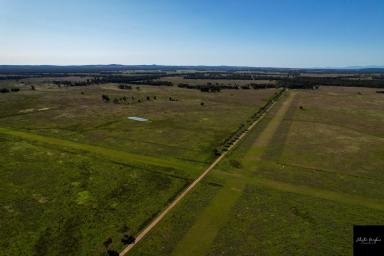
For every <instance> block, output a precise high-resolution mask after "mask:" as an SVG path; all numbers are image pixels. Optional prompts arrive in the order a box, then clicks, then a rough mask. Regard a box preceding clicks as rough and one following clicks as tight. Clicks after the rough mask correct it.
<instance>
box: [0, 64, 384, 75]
mask: <svg viewBox="0 0 384 256" xmlns="http://www.w3.org/2000/svg"><path fill="white" fill-rule="evenodd" d="M124 70H127V71H129V70H144V71H176V70H197V71H222V72H225V71H264V72H265V71H283V72H289V71H300V72H340V71H343V72H384V66H351V67H342V68H274V67H246V66H244V67H242V66H165V65H120V64H110V65H69V66H56V65H0V73H1V74H16V73H20V74H33V73H98V72H116V71H124Z"/></svg>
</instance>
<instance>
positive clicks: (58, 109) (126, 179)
mask: <svg viewBox="0 0 384 256" xmlns="http://www.w3.org/2000/svg"><path fill="white" fill-rule="evenodd" d="M33 83H34V84H36V85H39V86H37V90H36V91H32V90H22V91H20V92H18V93H13V94H3V95H0V105H1V108H0V120H1V125H0V142H1V143H0V182H1V184H3V185H2V186H1V188H0V214H1V216H2V218H1V220H0V232H1V233H0V236H1V237H2V239H1V241H0V248H1V252H0V255H7V256H8V255H10V256H12V255H36V256H37V255H39V256H40V255H104V254H105V248H104V246H103V242H104V241H106V240H107V239H108V238H112V241H113V242H112V245H111V246H110V248H111V249H114V250H117V251H120V250H121V249H122V248H123V246H124V245H123V243H122V242H121V239H122V238H123V235H124V234H127V233H128V234H133V235H135V234H137V233H138V232H139V231H140V230H141V229H142V228H143V227H144V226H145V225H146V224H147V223H148V222H149V221H150V220H151V219H152V218H153V217H154V216H156V214H158V213H159V212H160V211H161V210H162V209H163V208H164V207H165V206H166V205H167V204H168V203H169V202H170V201H171V200H172V199H173V198H174V197H175V196H176V195H177V194H178V193H179V192H180V191H181V190H182V189H183V188H185V186H186V185H188V184H189V183H190V182H191V180H192V179H193V178H195V177H196V176H197V175H198V174H200V173H201V171H202V170H203V169H204V167H206V166H207V165H208V164H209V163H210V162H211V161H212V159H214V153H213V151H214V149H215V148H216V146H217V145H219V144H220V143H221V142H222V141H223V140H224V139H225V138H226V137H227V136H228V135H229V134H231V133H232V132H233V131H234V130H236V129H237V128H238V126H239V125H240V124H242V123H244V122H246V121H247V120H248V119H249V117H250V116H251V115H252V114H254V113H255V112H257V111H258V109H259V107H260V106H262V105H263V104H264V103H265V102H266V100H267V98H269V97H270V96H271V95H273V93H274V92H275V90H257V91H250V92H245V91H239V92H236V93H234V92H231V91H224V92H222V93H219V94H206V93H201V92H200V91H195V90H186V89H179V88H174V87H170V88H165V87H161V88H156V87H149V86H141V87H140V88H141V89H140V90H137V89H133V90H119V89H117V87H116V86H115V85H111V84H105V85H100V86H91V87H84V88H76V87H73V88H54V87H52V86H50V85H49V83H48V84H41V83H42V81H40V80H33ZM15 86H17V85H15ZM102 94H107V95H109V96H110V97H112V98H114V97H123V96H126V97H132V96H134V97H135V99H136V100H137V99H141V100H142V102H141V103H139V102H131V104H129V105H123V104H114V103H112V102H110V103H104V102H103V101H102V99H101V95H102ZM147 96H150V97H151V98H152V100H150V101H148V100H146V97H147ZM153 96H157V99H156V100H153ZM169 97H172V98H174V99H177V101H169ZM201 102H204V106H201ZM128 116H141V117H145V118H147V119H149V120H150V121H149V122H136V121H132V120H128V118H127V117H128ZM199 187H200V188H199V189H198V190H197V191H200V194H198V195H197V196H196V197H194V196H192V197H191V199H188V200H190V201H187V202H186V203H184V204H183V206H180V207H184V208H185V211H186V212H192V211H194V210H196V209H197V208H204V207H205V206H206V205H207V204H208V203H209V198H210V197H207V196H206V194H212V196H213V195H214V194H215V193H216V192H217V191H218V190H219V188H220V187H219V186H218V185H217V184H216V183H215V182H211V183H209V182H208V183H205V184H201V185H199ZM200 195H201V196H200ZM188 202H190V203H188ZM196 217H197V216H194V215H192V216H191V215H190V214H189V213H187V214H185V217H182V216H181V217H180V218H181V220H180V221H181V223H180V227H173V226H172V227H171V225H173V224H174V223H173V222H172V223H169V225H170V227H169V228H171V229H172V232H179V234H182V233H183V228H184V224H185V223H190V224H191V225H192V224H193V222H194V220H195V218H196ZM184 221H185V222H184ZM165 223H166V222H165ZM164 225H165V224H164ZM160 232H162V231H161V230H160ZM162 236H163V237H164V236H165V234H164V233H162ZM169 239H173V240H175V241H176V240H177V239H178V236H177V235H176V236H173V237H172V238H169ZM148 241H150V240H148ZM174 244H175V245H176V243H174ZM157 245H158V244H157V243H156V241H154V243H153V244H152V245H151V248H152V249H153V250H154V252H155V251H156V250H158V249H156V247H157ZM152 249H151V250H152ZM172 250H173V247H172V246H169V247H167V249H165V251H167V252H169V251H172ZM160 251H161V250H160Z"/></svg>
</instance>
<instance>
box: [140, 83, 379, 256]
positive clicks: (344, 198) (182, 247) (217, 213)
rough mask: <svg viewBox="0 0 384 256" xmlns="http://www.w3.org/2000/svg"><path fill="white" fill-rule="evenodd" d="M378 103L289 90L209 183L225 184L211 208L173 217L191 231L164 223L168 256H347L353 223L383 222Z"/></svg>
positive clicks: (365, 97)
mask: <svg viewBox="0 0 384 256" xmlns="http://www.w3.org/2000/svg"><path fill="white" fill-rule="evenodd" d="M383 105H384V98H383V97H382V96H381V95H380V94H377V93H376V91H375V90H374V89H361V88H360V89H358V88H338V87H333V88H332V87H328V88H326V87H322V88H321V89H320V90H315V91H303V90H302V91H290V92H289V96H286V98H285V100H284V101H283V102H281V103H279V105H278V106H277V107H276V108H274V109H273V111H272V112H270V113H269V114H268V116H267V118H266V119H264V120H263V122H262V123H260V125H258V126H257V127H255V129H254V130H253V131H252V132H251V133H250V134H249V135H248V137H247V138H246V139H245V140H244V141H243V142H242V143H241V145H240V146H239V147H238V148H236V149H235V150H234V151H233V152H232V153H230V154H229V156H228V158H226V159H224V160H223V162H222V163H221V164H220V165H219V166H218V168H216V169H215V170H214V171H213V172H212V173H211V175H210V176H209V177H208V179H207V180H206V181H205V182H215V183H217V184H220V185H221V186H219V187H218V192H216V193H215V195H214V196H213V198H212V194H209V195H208V194H206V195H205V196H206V197H207V198H210V203H209V204H208V205H207V206H206V207H205V208H204V209H201V210H200V209H199V208H197V211H198V213H196V212H195V211H194V212H186V211H183V212H182V207H180V208H179V209H176V210H175V212H177V211H180V215H183V216H184V217H183V218H188V217H187V216H191V217H190V218H192V216H195V215H198V217H197V218H196V220H195V223H194V224H193V225H191V224H186V225H184V224H183V223H180V222H177V221H175V220H176V217H169V218H170V220H169V222H170V223H174V224H173V226H174V227H175V228H176V227H177V229H178V230H179V231H178V233H177V236H179V237H180V239H179V241H178V242H177V245H176V246H175V245H172V247H174V249H173V250H172V254H171V255H254V254H260V255H303V254H305V255H307V254H308V255H351V254H352V225H353V224H383V223H384V191H383V189H382V188H383V186H384V179H383V178H384V176H383V175H384V172H383V166H384V154H383V152H384V130H383V127H384V112H383V110H382V106H383ZM193 196H195V195H194V193H193V192H192V194H191V195H190V197H191V198H192V197H193ZM186 200H188V197H187V199H186ZM200 200H204V199H203V198H201V199H200ZM172 218H174V219H173V221H172ZM164 229H165V227H164ZM167 230H171V229H170V227H167ZM180 230H183V232H182V234H183V235H180ZM161 232H164V231H163V230H162V225H159V227H158V230H156V231H155V232H153V233H152V234H151V235H149V237H148V238H147V240H144V241H143V242H141V243H140V244H138V245H137V247H136V248H135V249H134V250H133V254H135V253H137V254H138V255H145V252H148V251H151V250H152V249H149V248H150V246H153V244H154V243H156V244H167V241H166V240H164V238H163V237H160V236H158V235H157V234H159V233H161ZM168 236H170V237H172V236H174V234H173V232H172V231H169V233H168ZM160 248H162V247H158V248H156V250H157V254H156V255H170V253H169V251H167V250H161V249H160Z"/></svg>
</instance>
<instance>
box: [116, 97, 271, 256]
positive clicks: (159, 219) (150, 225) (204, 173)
mask: <svg viewBox="0 0 384 256" xmlns="http://www.w3.org/2000/svg"><path fill="white" fill-rule="evenodd" d="M275 104H276V102H273V103H272V104H271V105H270V106H269V107H268V108H267V109H266V110H265V112H264V113H263V114H262V115H261V116H260V117H259V118H258V119H257V120H255V121H254V122H253V123H252V124H251V125H250V126H249V127H248V129H247V130H245V131H244V132H243V133H242V134H241V135H240V136H239V137H238V138H237V139H236V141H235V142H234V143H233V144H232V145H231V146H230V147H229V148H228V151H226V152H224V153H223V154H222V155H220V156H219V157H218V158H217V159H216V160H215V161H214V162H213V163H212V164H211V165H210V166H209V167H208V168H207V169H205V171H204V172H203V173H202V174H201V175H200V176H199V177H198V178H197V179H195V180H194V181H193V182H192V183H191V185H189V186H188V187H187V188H186V189H185V190H184V191H183V192H182V193H180V194H179V195H178V196H177V197H176V198H175V200H173V201H172V202H171V203H170V204H169V205H168V207H167V208H165V209H164V210H163V211H162V212H161V213H160V214H159V215H158V216H157V217H156V218H155V219H154V220H153V221H152V222H151V223H150V224H149V225H148V226H147V227H146V228H144V229H143V230H142V231H141V232H140V233H139V234H138V235H137V237H136V243H134V244H130V245H128V246H127V247H126V248H125V249H124V250H123V251H122V252H121V253H120V256H124V255H126V254H127V253H128V252H129V251H130V250H132V248H133V247H134V246H135V245H136V244H137V243H138V242H140V241H141V240H142V239H143V238H144V237H145V236H146V235H147V234H148V233H149V232H150V231H151V230H152V229H153V228H154V227H155V226H156V225H157V224H159V223H160V221H161V220H162V219H163V218H164V217H165V216H166V215H167V214H168V213H169V212H170V211H171V210H172V209H173V208H175V206H176V205H177V204H178V203H179V202H180V201H181V200H182V199H183V198H184V197H185V196H186V195H187V194H188V193H189V192H190V191H191V190H192V189H193V188H194V187H195V186H196V185H197V184H198V183H199V182H200V181H201V180H202V179H203V178H204V177H205V176H207V175H208V173H210V172H211V171H212V169H214V168H215V167H216V165H217V164H218V163H219V162H220V161H221V160H222V159H223V158H224V157H225V156H226V155H227V154H228V152H229V151H230V150H231V149H233V148H234V147H235V146H237V145H238V144H239V142H240V141H242V139H243V138H244V137H245V136H246V135H247V134H248V132H249V131H250V130H251V129H252V128H253V127H254V126H255V125H256V124H258V123H259V122H260V121H261V120H262V119H263V118H264V117H265V115H266V113H268V112H269V110H270V109H271V108H272V107H273V106H274V105H275ZM224 192H225V193H226V191H224ZM224 192H223V193H224ZM235 201H236V200H235ZM235 201H234V202H235ZM228 210H229V209H228ZM223 220H224V219H223ZM221 222H222V221H221ZM221 222H218V223H221ZM212 234H213V235H214V232H213V233H212ZM213 238H214V236H213Z"/></svg>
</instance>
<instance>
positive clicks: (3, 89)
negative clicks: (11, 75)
mask: <svg viewBox="0 0 384 256" xmlns="http://www.w3.org/2000/svg"><path fill="white" fill-rule="evenodd" d="M18 91H20V89H19V88H0V93H10V92H18Z"/></svg>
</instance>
